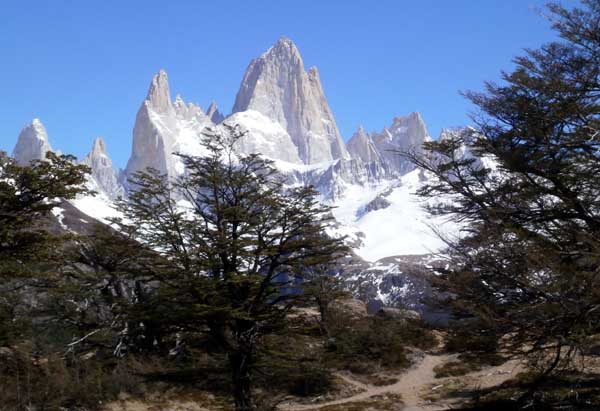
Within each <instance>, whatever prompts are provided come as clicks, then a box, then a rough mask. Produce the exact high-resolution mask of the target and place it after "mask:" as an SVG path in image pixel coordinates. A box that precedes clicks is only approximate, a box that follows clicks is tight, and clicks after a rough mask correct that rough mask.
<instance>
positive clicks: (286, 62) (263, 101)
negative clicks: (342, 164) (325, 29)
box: [233, 37, 348, 164]
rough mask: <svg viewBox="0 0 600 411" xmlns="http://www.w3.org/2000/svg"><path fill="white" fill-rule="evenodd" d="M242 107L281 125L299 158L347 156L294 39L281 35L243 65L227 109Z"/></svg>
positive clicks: (315, 160) (318, 86) (316, 160)
mask: <svg viewBox="0 0 600 411" xmlns="http://www.w3.org/2000/svg"><path fill="white" fill-rule="evenodd" d="M246 110H255V111H258V112H260V113H262V114H263V115H265V116H266V117H267V118H269V119H271V120H272V121H274V122H276V123H279V124H280V125H281V126H282V127H283V128H284V129H285V130H287V132H288V134H289V135H290V137H291V138H292V141H293V142H294V144H295V145H296V147H297V148H298V156H299V157H300V159H301V160H302V161H303V162H304V163H305V164H315V163H322V162H326V161H331V160H334V159H338V158H344V157H347V156H348V154H347V152H346V148H345V146H344V142H343V140H342V137H341V135H340V132H339V131H338V128H337V125H336V123H335V119H334V118H333V114H332V113H331V110H330V108H329V105H328V103H327V99H326V98H325V95H324V93H323V87H322V85H321V80H320V78H319V72H318V71H317V68H316V67H311V68H310V69H309V70H308V72H307V71H305V70H304V63H303V62H302V57H301V56H300V52H299V51H298V49H297V48H296V45H295V44H294V43H293V42H292V41H291V40H289V39H287V38H285V37H282V38H281V39H279V41H278V42H277V43H276V44H275V45H274V46H273V47H271V48H270V49H269V50H267V51H266V52H265V53H263V54H262V55H261V56H260V57H258V58H256V59H254V60H252V62H251V63H250V65H249V66H248V68H247V69H246V73H245V74H244V78H243V80H242V83H241V85H240V89H239V91H238V93H237V96H236V99H235V104H234V106H233V112H234V113H237V112H241V111H246Z"/></svg>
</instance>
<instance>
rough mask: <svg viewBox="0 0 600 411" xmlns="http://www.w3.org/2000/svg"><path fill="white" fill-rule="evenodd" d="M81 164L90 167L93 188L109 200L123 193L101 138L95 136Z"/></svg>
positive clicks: (121, 195)
mask: <svg viewBox="0 0 600 411" xmlns="http://www.w3.org/2000/svg"><path fill="white" fill-rule="evenodd" d="M82 163H83V164H85V165H87V166H89V167H90V168H91V170H92V171H91V176H90V177H91V180H92V181H93V183H92V184H93V185H94V187H93V189H94V190H96V191H98V192H100V193H103V194H105V195H106V196H107V197H108V198H109V199H110V200H115V199H117V198H118V197H123V196H124V195H125V190H124V188H123V186H122V185H121V184H120V183H119V180H118V174H117V172H116V170H115V168H114V167H113V163H112V161H111V159H110V157H109V156H108V153H107V151H106V144H105V143H104V140H102V138H96V139H95V140H94V143H93V145H92V150H91V151H90V152H89V153H88V155H87V156H86V157H85V158H84V159H83V161H82Z"/></svg>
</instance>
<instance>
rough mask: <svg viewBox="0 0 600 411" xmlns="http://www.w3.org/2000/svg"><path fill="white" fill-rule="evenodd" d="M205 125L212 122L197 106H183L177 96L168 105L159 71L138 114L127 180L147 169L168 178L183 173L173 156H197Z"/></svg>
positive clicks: (167, 92)
mask: <svg viewBox="0 0 600 411" xmlns="http://www.w3.org/2000/svg"><path fill="white" fill-rule="evenodd" d="M209 125H213V122H212V121H211V120H210V118H208V116H207V115H206V114H205V113H204V112H203V111H202V109H201V108H200V107H199V106H197V105H194V104H192V103H188V104H186V103H185V102H184V101H183V99H182V98H181V97H180V96H177V98H176V99H175V102H174V103H173V102H171V94H170V90H169V79H168V77H167V73H166V72H165V71H164V70H160V71H159V72H158V73H157V74H156V75H155V76H154V77H153V79H152V82H151V83H150V87H149V89H148V94H147V95H146V99H145V100H144V101H143V103H142V105H141V107H140V109H139V110H138V113H137V116H136V119H135V126H134V128H133V144H132V148H131V156H130V158H129V161H128V163H127V167H126V168H125V175H126V176H127V177H128V178H130V177H131V176H132V175H133V174H135V173H136V172H138V171H145V170H146V169H147V168H154V169H156V170H158V171H160V172H161V173H164V174H167V175H168V176H169V177H174V176H176V175H178V174H181V173H183V172H184V170H183V163H182V162H181V160H180V159H179V158H178V157H177V156H176V155H174V153H183V154H191V155H201V154H202V153H203V152H204V150H203V148H202V146H201V144H200V143H201V139H202V130H203V129H204V128H205V127H206V126H209Z"/></svg>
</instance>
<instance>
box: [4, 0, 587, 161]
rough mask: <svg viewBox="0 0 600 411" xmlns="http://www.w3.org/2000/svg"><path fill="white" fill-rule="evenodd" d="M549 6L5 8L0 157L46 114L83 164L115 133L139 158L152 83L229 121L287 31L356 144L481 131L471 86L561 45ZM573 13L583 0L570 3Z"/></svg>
mask: <svg viewBox="0 0 600 411" xmlns="http://www.w3.org/2000/svg"><path fill="white" fill-rule="evenodd" d="M545 3H546V2H545V1H543V0H453V1H446V0H418V1H415V0H412V1H406V0H369V1H366V0H365V1H363V0H335V1H334V0H330V1H323V0H321V1H318V0H302V1H299V0H298V1H286V0H279V1H276V0H273V1H261V0H254V1H249V0H241V1H218V0H211V1H200V0H189V1H183V0H181V1H176V0H173V1H166V0H162V1H152V0H145V1H129V0H127V1H126V0H120V1H115V0H103V1H92V0H89V1H77V0H71V1H65V0H52V1H46V0H39V1H28V0H19V1H13V0H3V1H2V6H1V7H0V79H1V81H2V84H1V87H0V93H1V96H0V148H1V149H4V150H7V151H12V148H13V146H14V144H15V142H16V138H17V135H18V133H19V131H20V129H21V128H22V127H23V126H24V125H25V124H26V123H27V122H29V121H30V120H31V119H32V118H34V117H39V118H40V119H41V120H42V122H43V123H44V124H45V125H46V128H47V131H48V134H49V136H50V142H51V144H52V145H53V147H55V148H57V149H61V150H63V151H66V152H69V153H72V154H75V155H77V156H80V157H81V156H83V155H85V153H86V152H87V151H88V150H89V148H90V146H91V143H92V139H93V138H94V137H96V136H103V137H104V138H105V140H106V142H107V145H108V150H109V152H110V154H111V157H112V158H113V160H114V162H115V163H116V165H118V166H121V167H123V166H124V165H125V164H126V162H127V159H128V157H129V153H130V150H131V133H132V128H133V123H134V120H135V114H136V112H137V110H138V107H139V105H140V103H141V102H142V101H143V99H144V97H145V95H146V91H147V88H148V84H149V82H150V80H151V78H152V75H153V74H154V73H155V72H157V71H158V70H159V69H160V68H164V69H166V70H167V73H168V74H169V78H170V84H171V93H172V97H174V96H175V93H181V95H182V96H183V98H184V99H185V100H186V101H190V100H191V101H194V102H197V103H200V104H201V105H202V106H203V107H204V108H206V106H207V105H208V103H209V102H210V101H211V100H213V99H214V100H216V101H217V103H218V105H219V106H220V107H221V109H222V111H223V112H225V113H226V114H227V113H229V112H230V110H231V107H232V105H233V101H234V99H235V94H236V92H237V89H238V86H239V83H240V81H241V79H242V76H243V73H244V71H245V69H246V66H247V65H248V63H249V62H250V60H251V59H252V58H253V57H256V56H258V55H259V54H260V53H262V52H263V51H264V50H266V49H267V48H268V47H270V46H271V45H272V44H273V43H274V42H275V41H276V40H277V39H278V38H279V37H280V36H281V35H285V36H287V37H289V38H291V39H292V40H293V41H294V42H295V43H296V44H297V46H298V48H299V49H300V52H301V54H302V56H303V59H304V62H305V65H306V66H307V68H308V67H309V66H312V65H316V66H317V67H318V68H319V71H320V74H321V79H322V81H323V86H324V89H325V94H326V96H327V98H328V100H329V104H330V106H331V109H332V111H333V113H334V115H335V117H336V120H337V123H338V126H339V128H340V130H341V132H342V135H343V136H344V138H345V139H348V138H349V137H350V136H351V135H352V133H353V131H354V130H355V129H356V127H357V126H358V125H359V124H363V125H364V126H365V128H366V129H367V130H374V129H376V130H380V129H381V128H382V127H383V126H384V125H386V124H389V123H390V122H391V120H392V118H393V117H394V116H396V115H402V114H406V113H408V112H411V111H419V112H421V113H422V115H423V117H424V119H425V122H426V123H427V125H428V128H429V131H430V134H432V136H434V137H436V136H437V134H438V133H439V131H440V128H442V127H449V126H459V125H465V124H468V123H469V118H468V112H469V111H470V110H472V109H473V107H471V105H470V104H469V102H467V101H465V100H464V99H463V98H462V97H461V96H460V95H459V94H458V91H459V90H468V89H476V90H477V89H481V86H482V83H483V81H484V80H495V79H497V78H498V75H499V72H500V70H501V69H510V67H511V63H510V60H511V58H512V57H514V56H516V55H518V54H522V50H523V48H525V47H537V46H539V45H540V44H541V43H544V42H547V41H549V40H552V39H553V38H554V34H553V32H552V31H551V30H550V28H549V23H548V22H547V21H546V20H545V19H544V18H542V17H541V16H540V15H539V13H538V12H536V11H535V8H538V9H539V8H541V7H542V6H543V5H544V4H545ZM563 4H564V5H567V6H570V5H574V4H578V2H577V1H575V0H563Z"/></svg>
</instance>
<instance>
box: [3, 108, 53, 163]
mask: <svg viewBox="0 0 600 411" xmlns="http://www.w3.org/2000/svg"><path fill="white" fill-rule="evenodd" d="M48 151H52V147H51V146H50V143H49V142H48V134H47V133H46V128H45V127H44V125H43V124H42V122H41V121H40V120H39V119H37V118H34V119H33V121H32V122H31V123H30V124H28V125H26V126H25V127H23V129H22V130H21V133H20V134H19V138H18V139H17V144H16V146H15V148H14V150H13V153H12V156H13V157H14V158H15V160H16V161H17V163H18V164H19V165H22V166H26V165H29V163H30V162H31V161H33V160H43V159H45V158H46V153H47V152H48Z"/></svg>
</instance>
